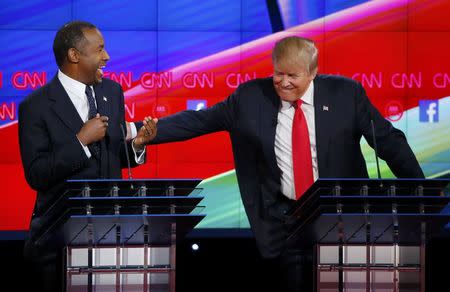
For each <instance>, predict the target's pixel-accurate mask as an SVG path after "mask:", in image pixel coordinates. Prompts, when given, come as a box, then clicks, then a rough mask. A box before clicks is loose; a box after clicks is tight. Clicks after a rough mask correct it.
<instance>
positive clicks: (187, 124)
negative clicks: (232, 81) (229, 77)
mask: <svg viewBox="0 0 450 292" xmlns="http://www.w3.org/2000/svg"><path fill="white" fill-rule="evenodd" d="M238 95H239V88H238V89H237V90H236V91H235V92H234V93H233V94H231V95H230V96H229V97H227V98H226V99H225V100H223V101H221V102H219V103H217V104H215V105H214V106H212V107H210V108H207V109H205V110H199V111H193V110H186V111H181V112H178V113H176V114H174V115H171V116H168V117H164V118H161V119H160V120H159V121H158V123H157V129H158V133H157V135H156V137H155V139H154V140H153V141H152V142H151V143H152V144H159V143H166V142H175V141H184V140H188V139H191V138H194V137H198V136H201V135H205V134H209V133H213V132H218V131H231V130H232V129H233V127H234V125H235V123H236V121H237V117H238V113H237V111H238V105H237V103H238V100H239V99H238Z"/></svg>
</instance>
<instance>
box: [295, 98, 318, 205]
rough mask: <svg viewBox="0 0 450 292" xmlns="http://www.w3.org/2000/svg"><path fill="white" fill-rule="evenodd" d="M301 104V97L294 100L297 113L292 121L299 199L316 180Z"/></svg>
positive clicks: (296, 187) (296, 192)
mask: <svg viewBox="0 0 450 292" xmlns="http://www.w3.org/2000/svg"><path fill="white" fill-rule="evenodd" d="M301 105H302V100H301V99H299V100H297V101H296V102H294V104H293V106H294V108H295V114H294V121H293V122H292V162H293V169H294V184H295V198H296V199H297V200H298V198H300V197H301V196H302V195H303V193H304V192H305V191H306V190H307V189H308V188H309V187H310V186H311V185H312V184H313V182H314V177H313V172H312V159H311V144H310V142H309V133H308V124H307V123H306V118H305V115H304V114H303V111H302V107H301Z"/></svg>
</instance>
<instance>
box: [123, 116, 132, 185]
mask: <svg viewBox="0 0 450 292" xmlns="http://www.w3.org/2000/svg"><path fill="white" fill-rule="evenodd" d="M120 130H121V131H122V137H123V146H124V147H125V155H126V156H127V166H128V179H129V180H131V179H133V177H132V176H131V165H130V154H129V153H128V145H127V135H126V134H125V130H124V129H123V123H120Z"/></svg>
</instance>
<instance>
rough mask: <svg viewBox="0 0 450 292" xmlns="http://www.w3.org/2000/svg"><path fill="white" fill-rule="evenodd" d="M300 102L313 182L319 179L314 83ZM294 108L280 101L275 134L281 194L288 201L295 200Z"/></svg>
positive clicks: (288, 103) (290, 104)
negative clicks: (307, 140)
mask: <svg viewBox="0 0 450 292" xmlns="http://www.w3.org/2000/svg"><path fill="white" fill-rule="evenodd" d="M300 99H301V100H302V105H301V108H302V111H303V114H304V115H305V118H306V123H307V125H308V132H309V141H310V143H311V157H312V167H313V176H314V181H316V180H317V178H318V177H319V169H318V164H317V149H316V127H315V120H314V83H313V82H311V83H310V85H309V87H308V89H307V90H306V92H305V94H304V95H303V96H302V97H301V98H300ZM294 114H295V108H294V107H293V105H292V103H290V102H287V101H284V100H281V104H280V109H279V111H278V123H277V128H276V133H275V156H276V158H277V164H278V167H279V168H280V170H281V192H282V193H283V194H284V195H285V196H286V197H288V198H289V199H292V200H295V185H294V170H293V163H292V122H293V120H294Z"/></svg>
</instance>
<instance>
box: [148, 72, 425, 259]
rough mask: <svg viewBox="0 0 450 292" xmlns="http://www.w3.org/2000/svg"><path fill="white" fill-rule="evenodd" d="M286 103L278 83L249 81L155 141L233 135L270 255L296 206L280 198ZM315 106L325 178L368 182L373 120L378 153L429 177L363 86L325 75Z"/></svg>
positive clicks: (400, 172) (401, 172)
mask: <svg viewBox="0 0 450 292" xmlns="http://www.w3.org/2000/svg"><path fill="white" fill-rule="evenodd" d="M279 106H280V98H279V96H278V95H277V94H276V92H275V90H274V87H273V83H272V79H271V78H267V79H257V80H253V81H249V82H246V83H244V84H242V85H240V86H239V87H238V89H237V90H236V91H235V92H234V93H233V94H231V95H230V96H229V97H228V98H227V99H225V100H224V101H222V102H220V103H218V104H216V105H214V106H213V107H211V108H208V109H206V110H201V111H183V112H179V113H177V114H175V115H173V116H169V117H166V118H162V119H160V120H159V122H158V125H157V126H158V134H157V136H156V139H155V140H153V141H152V143H164V142H171V141H180V140H186V139H190V138H193V137H196V136H199V135H203V134H207V133H211V132H215V131H222V130H224V131H228V132H229V133H230V137H231V142H232V148H233V154H234V162H235V168H236V175H237V179H238V183H239V189H240V192H241V196H242V201H243V204H244V206H245V210H246V212H247V216H248V218H249V221H250V225H251V227H252V231H253V233H254V235H255V238H256V241H257V244H258V247H259V250H260V252H261V254H262V255H263V256H265V257H275V256H277V255H279V253H280V251H281V250H282V249H283V248H284V244H285V238H286V226H285V225H284V224H283V222H284V220H285V219H286V218H285V212H286V211H287V210H288V209H289V208H290V207H291V205H292V202H293V201H292V200H289V199H286V197H285V196H283V195H282V194H281V193H280V169H279V167H278V165H277V161H276V157H275V151H274V141H275V130H276V122H277V116H278V109H279ZM324 106H325V107H327V109H328V110H325V108H324ZM314 107H315V122H316V144H317V156H318V157H317V158H318V165H319V177H321V178H364V177H368V173H367V168H366V163H365V161H364V158H363V155H362V152H361V149H360V139H361V137H362V136H364V137H365V138H366V139H367V141H368V142H369V144H370V145H371V146H372V145H373V141H372V131H371V122H370V121H371V120H373V121H374V125H375V133H376V140H377V141H376V142H377V146H378V155H379V157H380V158H382V159H384V160H386V161H387V163H388V165H389V167H390V168H391V170H392V171H393V173H394V174H395V175H396V176H397V177H411V178H413V177H414V178H415V177H423V173H422V170H421V169H420V167H419V164H418V162H417V160H416V158H415V156H414V154H413V152H412V151H411V149H410V147H409V145H408V144H407V142H406V139H405V136H404V134H403V133H402V132H401V131H400V130H397V129H395V128H394V127H393V126H392V125H391V123H389V122H388V121H386V120H385V119H384V118H383V117H382V116H381V115H380V113H379V112H378V111H377V110H376V109H375V108H374V107H373V106H372V104H371V103H370V101H369V99H368V98H367V96H366V93H365V91H364V89H363V87H362V86H361V85H360V84H359V83H357V82H355V81H353V80H351V79H347V78H343V77H337V76H327V75H318V76H317V77H316V78H315V79H314Z"/></svg>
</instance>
